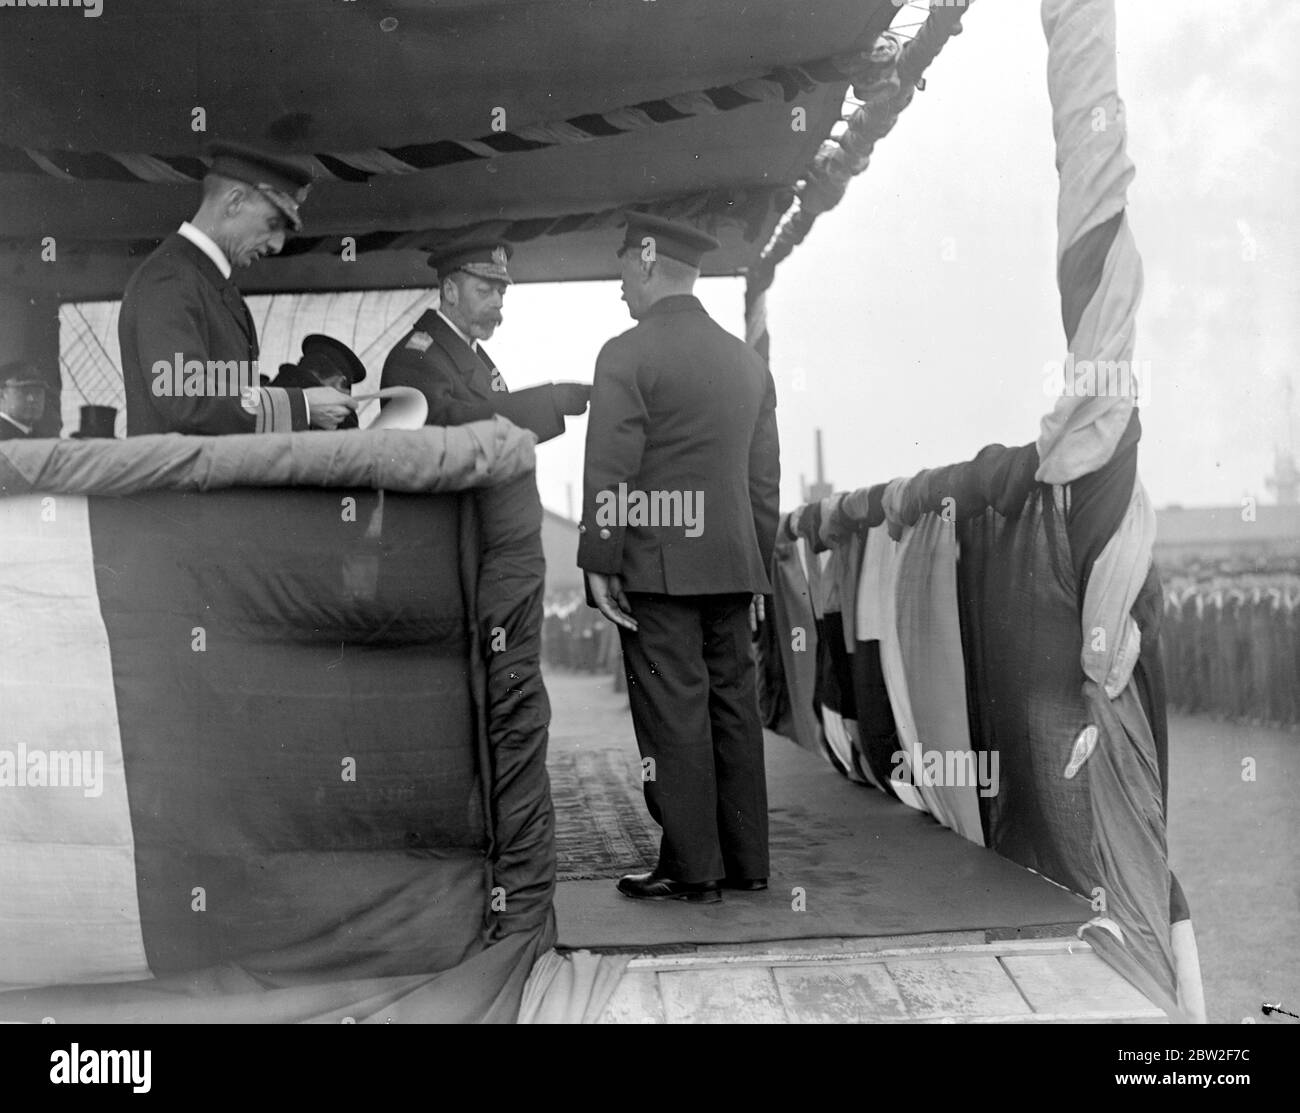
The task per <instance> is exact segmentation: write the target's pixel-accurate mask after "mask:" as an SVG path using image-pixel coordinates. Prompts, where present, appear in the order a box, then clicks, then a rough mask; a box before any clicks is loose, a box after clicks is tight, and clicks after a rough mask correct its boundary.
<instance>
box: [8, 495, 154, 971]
mask: <svg viewBox="0 0 1300 1113" xmlns="http://www.w3.org/2000/svg"><path fill="white" fill-rule="evenodd" d="M0 661H3V662H4V666H3V668H0V723H3V724H4V729H3V735H0V781H3V786H2V787H0V983H4V984H7V985H10V986H12V985H52V984H58V983H68V982H102V981H125V980H130V979H139V978H147V977H149V976H150V972H149V968H148V964H147V960H146V958H145V950H144V936H143V932H142V929H141V925H140V908H139V902H138V900H137V896H136V874H135V842H134V838H133V835H132V830H131V812H130V809H129V807H128V806H127V792H126V774H125V769H124V767H123V762H122V740H121V735H120V733H119V731H118V722H117V701H116V699H115V698H114V694H113V667H112V662H111V661H110V659H109V648H108V633H107V631H106V630H105V628H104V621H103V617H102V616H101V614H100V610H99V596H98V593H97V591H96V587H95V571H94V556H93V552H92V548H91V539H90V522H89V514H88V508H87V502H86V499H85V498H82V497H78V496H74V495H58V496H53V495H24V496H21V497H17V498H0ZM24 748H25V750H24ZM71 751H81V752H82V754H83V759H84V755H85V753H86V752H89V753H90V754H91V759H90V762H89V770H88V771H87V770H86V769H83V770H82V775H81V778H80V781H81V784H80V786H77V785H75V784H74V785H72V786H63V787H50V786H45V787H38V786H35V785H32V784H30V783H27V784H25V785H20V784H19V783H16V782H17V781H18V779H19V777H18V769H17V766H18V764H19V763H18V758H19V757H20V756H22V755H23V754H24V752H25V756H26V761H25V762H23V763H22V765H23V770H24V773H25V774H26V777H25V778H24V779H26V778H31V779H35V776H34V774H35V773H36V770H37V768H38V765H39V759H37V758H36V756H35V755H37V754H39V755H42V756H43V757H44V758H45V759H46V760H47V761H48V759H49V757H50V755H51V754H52V753H65V754H66V753H69V752H71ZM6 753H8V754H9V755H10V756H9V757H8V758H6V757H5V754H6ZM96 754H98V755H100V758H99V759H96V757H95V756H94V755H96ZM99 760H102V766H100V767H99V768H100V769H101V770H102V776H101V777H100V779H99V782H98V784H99V789H100V791H99V793H98V795H95V794H94V793H95V787H94V784H93V781H94V771H95V767H96V764H97V761H99ZM61 768H62V774H61V776H60V780H62V781H68V780H72V779H74V777H73V776H69V773H73V774H75V772H76V768H75V766H61ZM6 770H7V771H6ZM88 774H89V775H88Z"/></svg>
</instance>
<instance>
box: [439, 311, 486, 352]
mask: <svg viewBox="0 0 1300 1113" xmlns="http://www.w3.org/2000/svg"><path fill="white" fill-rule="evenodd" d="M434 312H435V313H436V314H438V316H439V317H441V318H442V319H443V320H444V321H445V322H446V324H447V327H448V328H449V329H451V331H452V332H454V333H455V334H456V335H457V336H459V337H460V338H461V339H462V340H463V341H465V343H466V344H468V345H469V348H470V351H472V352H477V351H478V341H477V340H475V339H474V338H473V337H472V336H466V335H465V334H464V333H463V332H461V331H460V329H458V328H457V327H456V326H455V325H454V324H452V322H451V318H450V317H448V316H447V314H445V313H444V312H443V311H442V310H441V309H435V310H434Z"/></svg>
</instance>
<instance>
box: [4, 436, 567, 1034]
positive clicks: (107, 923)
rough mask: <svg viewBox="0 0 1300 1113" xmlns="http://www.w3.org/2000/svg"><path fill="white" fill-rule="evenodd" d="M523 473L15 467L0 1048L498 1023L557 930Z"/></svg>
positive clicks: (7, 497) (373, 461) (444, 449)
mask: <svg viewBox="0 0 1300 1113" xmlns="http://www.w3.org/2000/svg"><path fill="white" fill-rule="evenodd" d="M533 443H534V438H533V437H532V435H531V434H529V433H526V432H523V431H520V430H518V429H516V428H514V427H513V426H510V425H509V423H507V422H504V421H502V420H500V419H496V420H494V421H492V422H480V423H474V424H472V425H469V426H464V427H460V428H457V429H452V430H442V429H423V430H419V431H416V432H411V433H389V432H383V433H368V432H367V433H357V432H351V433H337V434H331V433H320V434H297V435H267V436H262V437H257V436H244V437H221V438H192V437H179V436H174V435H172V436H164V437H140V438H134V439H132V440H130V441H126V442H103V441H98V442H96V441H83V442H68V441H61V442H51V441H28V442H8V443H6V444H5V445H4V446H0V654H2V655H3V658H4V660H5V662H6V668H5V670H4V675H3V676H0V706H2V707H3V711H4V721H5V726H6V729H5V737H4V739H3V741H2V742H0V805H2V806H0V937H2V938H3V942H4V946H3V947H2V948H0V985H3V986H7V987H28V988H26V989H19V988H12V989H10V990H9V991H8V992H0V1018H5V1019H37V1020H39V1019H41V1018H42V1016H44V1015H56V1019H75V1018H81V1019H88V1018H95V1019H109V1018H114V1019H128V1018H136V1019H143V1018H149V1019H164V1020H168V1019H170V1020H174V1019H182V1018H189V1019H205V1018H207V1017H209V1016H211V1017H218V1016H219V1017H221V1018H223V1019H245V1020H252V1019H269V1018H276V1017H277V1016H278V1017H280V1018H282V1017H283V1016H285V1015H286V1014H292V1015H294V1016H296V1017H298V1018H300V1019H306V1018H310V1017H313V1016H315V1017H320V1016H323V1015H327V1014H330V1013H332V1012H335V1011H338V1010H342V1011H344V1012H347V1011H348V1010H349V1009H351V1012H350V1014H349V1015H353V1016H354V1017H359V1018H364V1017H365V1016H366V1015H369V1011H368V1010H369V1009H370V1008H371V1007H372V1006H366V1005H365V1002H366V1001H368V1000H371V999H373V1000H374V1001H382V1004H383V1007H384V1008H385V1009H391V1008H392V1007H393V1006H394V1002H395V1001H396V1000H398V999H412V995H415V997H414V998H413V999H414V1000H416V1001H418V1002H419V1004H418V1006H414V1007H413V1012H412V1014H410V1015H408V1016H407V1019H418V1018H421V1017H422V1018H425V1019H466V1020H478V1019H486V1018H489V1017H492V1018H497V1019H513V1011H514V1010H515V1009H517V1005H518V999H519V994H520V993H521V992H522V986H523V981H524V979H525V978H526V976H527V973H528V970H529V968H530V967H531V963H532V961H533V959H534V958H535V957H536V955H537V954H538V953H540V951H541V950H544V949H545V947H546V946H549V942H550V939H551V932H552V925H553V920H552V912H551V895H552V892H553V885H554V852H553V848H552V845H551V841H552V838H553V834H552V821H551V812H550V798H549V793H548V791H547V788H546V779H545V767H544V753H545V738H546V728H547V721H548V719H549V711H548V708H547V703H546V694H545V690H544V689H543V688H542V685H541V678H540V673H539V670H538V650H539V645H540V619H541V610H540V604H541V594H542V590H543V584H542V577H543V561H542V553H541V542H540V525H541V508H540V503H539V502H538V499H537V493H536V487H535V483H534V480H533V475H532V448H533ZM254 478H256V482H257V483H259V484H261V486H253V485H250V484H251V483H253V482H254ZM506 942H508V943H509V945H508V946H502V945H501V944H503V943H506ZM230 971H239V972H241V975H240V977H241V978H242V981H241V980H240V978H237V979H235V984H236V986H237V988H238V989H239V990H240V991H242V992H244V993H245V994H247V997H246V999H245V998H242V997H241V996H240V993H239V992H236V993H235V994H234V995H233V996H232V995H231V993H230V992H229V990H230V983H231V976H230ZM221 972H225V973H221ZM145 979H148V980H145ZM91 983H101V984H99V985H96V986H94V987H93V988H88V987H89V986H90V984H91ZM124 983H135V984H124ZM436 985H441V986H442V987H443V988H442V990H441V991H437V992H435V991H434V989H433V988H431V987H434V986H436ZM451 985H454V986H455V987H456V988H455V989H454V991H453V990H451V989H449V988H448V987H449V986H451ZM195 986H207V987H209V990H210V992H198V991H196V990H195V988H194V987H195ZM250 986H255V987H257V988H258V989H259V990H262V991H269V990H273V991H274V992H275V993H276V994H278V995H279V996H277V997H276V1001H277V1004H276V1005H275V1007H274V1008H272V1009H271V1010H270V1012H269V1013H268V1012H266V1011H265V1010H266V1009H267V1008H268V1007H269V1006H268V1004H267V1000H266V999H265V998H264V995H263V994H252V993H250V992H249V987H250ZM59 987H64V988H59ZM71 987H76V988H75V989H74V988H71ZM182 987H188V988H182ZM196 993H197V995H198V996H199V997H200V998H201V1000H195V996H196ZM294 994H299V996H297V997H295V996H294ZM449 994H450V995H449ZM373 1007H374V1008H378V1007H379V1006H378V1005H373ZM185 1013H188V1014H190V1015H189V1016H188V1017H186V1016H183V1014H185Z"/></svg>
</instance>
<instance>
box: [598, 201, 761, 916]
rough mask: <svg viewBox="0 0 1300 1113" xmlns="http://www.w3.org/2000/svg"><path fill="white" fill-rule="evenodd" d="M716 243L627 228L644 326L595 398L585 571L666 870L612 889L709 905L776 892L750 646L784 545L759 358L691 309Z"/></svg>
mask: <svg viewBox="0 0 1300 1113" xmlns="http://www.w3.org/2000/svg"><path fill="white" fill-rule="evenodd" d="M717 246H718V242H717V241H716V240H715V239H714V238H713V237H712V236H709V235H708V234H706V233H704V232H701V231H699V230H698V229H695V228H692V227H691V226H690V225H686V224H681V223H679V222H676V221H670V220H664V219H661V218H658V217H654V216H647V215H644V214H639V213H633V214H629V216H628V221H627V230H626V233H625V235H624V238H623V243H622V247H621V248H620V249H619V255H620V258H621V266H622V283H623V300H624V301H625V302H626V303H627V307H628V311H629V312H630V313H631V315H632V317H633V318H634V319H635V320H636V322H637V324H636V327H635V328H633V329H631V330H629V331H628V332H625V333H623V334H622V335H621V336H617V337H615V338H614V339H613V340H611V341H609V342H608V343H607V344H606V345H605V346H604V348H602V349H601V352H600V356H599V358H598V359H597V361H596V374H595V380H594V382H593V384H592V394H591V415H590V417H589V419H588V422H587V445H586V459H585V462H584V473H583V501H582V522H581V524H580V527H579V539H578V565H579V566H580V567H581V568H582V569H583V570H584V571H585V573H586V581H587V589H588V601H589V602H590V603H592V604H593V605H594V606H596V607H598V608H599V609H600V611H601V613H602V614H604V615H605V617H606V618H608V619H609V620H610V621H611V622H614V623H615V624H617V626H618V633H619V637H620V639H621V641H622V645H623V659H624V662H625V664H626V668H627V676H628V698H629V701H630V703H631V709H632V723H633V726H634V728H635V731H636V740H637V746H638V748H639V749H640V752H641V758H642V762H643V768H645V769H648V770H650V771H651V772H650V775H649V776H648V777H647V779H646V782H645V798H646V804H647V806H648V808H649V810H650V814H651V816H653V818H654V819H655V820H656V821H657V822H658V823H659V824H660V826H661V827H662V828H663V837H662V840H661V842H660V847H659V861H658V863H657V864H656V866H655V868H654V869H653V870H651V871H650V872H649V873H641V874H629V875H627V876H626V877H624V878H622V880H620V881H619V883H618V889H619V892H621V893H622V894H623V895H624V896H627V897H632V898H634V899H638V900H686V901H692V902H706V903H711V902H714V901H717V900H718V899H720V895H721V894H720V892H719V889H720V888H730V889H739V890H751V891H752V890H758V889H765V888H766V887H767V877H768V828H767V783H766V778H765V771H764V765H763V726H762V722H761V720H760V718H759V710H758V694H757V679H756V678H757V670H756V666H755V659H754V650H753V645H752V642H751V640H750V634H751V629H752V628H753V626H754V625H755V624H756V621H757V618H758V616H759V605H760V602H761V599H762V596H763V595H764V594H766V593H767V592H768V591H770V590H771V588H770V584H769V582H768V568H769V567H770V566H771V563H772V550H773V547H774V546H775V543H776V528H777V518H778V512H779V503H778V491H779V486H780V478H781V466H780V447H779V444H778V439H777V428H776V391H775V387H774V385H773V382H772V375H771V373H770V372H769V370H768V368H767V364H766V363H765V362H764V361H763V359H762V358H761V357H760V356H759V355H758V354H757V353H756V352H755V351H754V350H753V349H752V348H750V347H749V346H748V345H747V344H745V342H744V341H742V340H740V339H738V338H736V337H735V336H732V335H731V334H730V333H729V332H727V331H726V330H724V329H723V328H721V327H720V326H719V325H718V324H716V323H715V322H714V321H713V320H712V319H711V318H710V317H709V315H708V314H707V313H706V312H705V311H704V307H703V306H702V305H701V304H700V302H699V300H698V299H697V298H696V297H695V296H694V293H693V287H694V284H695V281H696V279H697V278H699V275H700V263H701V260H702V259H703V257H704V255H705V254H706V253H707V252H708V251H711V250H713V249H715V248H716V247H717Z"/></svg>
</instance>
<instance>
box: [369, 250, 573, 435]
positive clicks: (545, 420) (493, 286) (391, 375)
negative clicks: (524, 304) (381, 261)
mask: <svg viewBox="0 0 1300 1113" xmlns="http://www.w3.org/2000/svg"><path fill="white" fill-rule="evenodd" d="M510 255H511V249H510V246H509V245H508V244H504V243H499V242H496V241H486V242H478V243H472V244H463V245H461V246H458V247H455V248H448V249H444V250H442V251H439V252H434V253H433V254H432V255H430V256H429V266H431V267H432V268H433V269H434V270H436V271H437V272H438V281H439V284H440V296H441V300H440V302H439V304H438V308H436V309H428V310H426V311H425V312H424V313H423V314H422V315H421V316H420V318H419V320H417V321H416V322H415V327H414V328H412V329H411V331H410V332H408V333H407V334H406V335H405V336H403V337H402V339H401V340H399V341H398V342H397V345H396V347H394V348H393V350H392V351H391V352H389V353H388V358H387V359H386V360H385V361H384V372H383V377H382V379H381V381H380V385H381V386H382V387H390V386H412V387H415V388H416V389H417V390H419V391H420V392H421V393H422V394H423V395H424V396H425V398H426V399H428V402H429V416H428V418H427V419H426V424H428V425H463V424H465V423H466V422H469V421H482V420H483V419H485V418H489V417H491V416H492V415H493V414H501V416H502V417H505V418H508V419H509V420H510V421H513V422H514V423H515V424H516V425H519V426H521V427H522V428H525V429H531V430H532V431H533V432H534V433H536V434H537V439H538V440H539V441H547V440H550V439H551V438H552V437H558V436H559V435H560V434H561V433H563V432H564V419H565V416H566V415H568V416H576V415H577V414H580V413H582V412H583V411H584V410H586V408H587V399H588V397H589V396H590V394H591V388H590V387H589V386H587V385H586V384H585V383H545V384H543V385H541V386H535V387H529V388H528V389H526V390H520V391H517V392H514V393H512V392H511V391H510V390H509V388H508V387H507V386H506V382H505V379H504V378H502V376H501V373H500V372H499V371H498V370H497V367H496V364H495V363H493V362H492V359H491V357H490V356H489V355H488V354H487V351H486V350H485V349H484V347H483V344H482V342H483V341H485V340H490V339H491V338H492V334H493V333H494V332H496V329H497V326H498V325H500V324H501V319H502V318H501V306H502V303H503V302H504V300H505V293H506V288H507V287H508V286H510V285H511V284H512V280H511V278H510V271H509V269H508V264H509V262H510Z"/></svg>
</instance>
